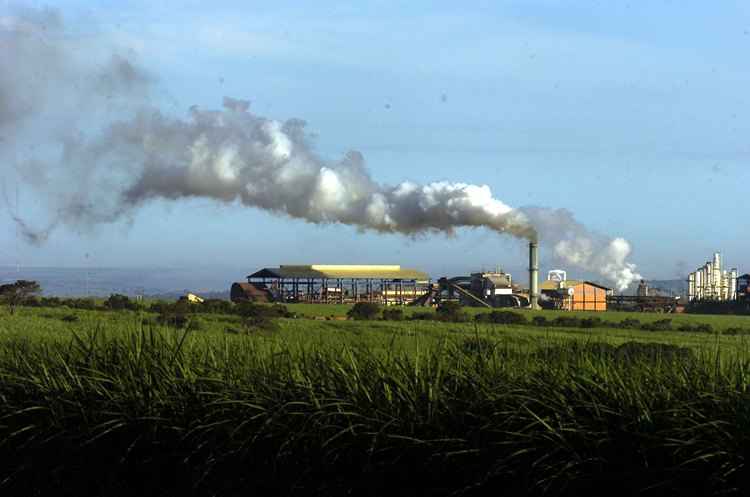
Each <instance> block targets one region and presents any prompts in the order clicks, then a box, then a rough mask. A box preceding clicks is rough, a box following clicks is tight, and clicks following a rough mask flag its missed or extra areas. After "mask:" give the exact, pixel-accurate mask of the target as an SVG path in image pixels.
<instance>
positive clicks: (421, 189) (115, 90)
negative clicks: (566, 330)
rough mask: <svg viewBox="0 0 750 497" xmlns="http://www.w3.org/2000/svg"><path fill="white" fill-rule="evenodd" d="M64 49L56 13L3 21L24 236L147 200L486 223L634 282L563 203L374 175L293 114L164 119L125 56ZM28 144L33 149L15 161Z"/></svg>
mask: <svg viewBox="0 0 750 497" xmlns="http://www.w3.org/2000/svg"><path fill="white" fill-rule="evenodd" d="M70 43H74V41H71V40H69V39H68V38H66V33H65V31H64V29H63V26H62V22H61V20H60V16H59V15H58V14H57V13H55V12H54V11H30V10H26V11H22V12H17V13H15V14H14V16H12V17H5V18H0V67H15V68H17V70H16V71H14V72H13V74H10V73H8V72H5V71H3V72H0V160H4V161H5V163H6V164H11V163H12V164H15V167H16V169H17V172H18V174H20V175H21V176H22V177H23V178H24V179H25V181H26V182H27V183H28V184H29V185H31V186H32V187H33V188H34V189H35V190H36V191H38V192H39V193H40V194H41V195H42V196H43V197H44V198H45V199H47V202H48V203H49V206H50V210H51V213H52V214H51V218H52V221H51V223H50V225H49V227H48V228H47V229H45V230H41V231H35V230H33V229H31V228H30V227H29V226H28V224H27V223H26V222H25V221H24V220H23V219H21V218H20V216H18V213H14V212H12V213H11V215H12V216H13V218H14V219H15V221H16V222H17V223H18V224H19V226H21V227H22V228H23V232H24V233H25V234H26V236H27V240H28V241H29V242H30V243H41V242H43V241H44V240H45V239H46V237H47V236H48V235H49V232H51V231H52V230H53V229H55V228H56V227H57V226H58V225H67V226H69V227H72V228H74V229H77V230H86V229H87V228H89V227H91V226H95V225H97V224H99V223H110V222H117V221H119V220H121V219H123V218H126V219H132V216H133V214H134V212H135V210H136V209H137V208H138V207H139V206H141V205H143V204H144V203H146V202H149V201H150V200H153V199H169V200H178V199H181V198H188V197H201V198H209V199H214V200H217V201H221V202H241V203H242V204H244V205H246V206H249V207H255V208H259V209H264V210H267V211H270V212H274V213H276V214H280V215H285V216H289V217H293V218H298V219H303V220H305V221H308V222H311V223H342V224H347V225H352V226H356V227H358V228H360V229H362V230H373V231H377V232H384V233H401V234H404V235H410V236H414V235H419V234H428V233H437V232H439V233H446V234H453V233H454V232H455V230H456V229H457V228H461V227H484V228H488V229H491V230H494V231H496V232H498V233H504V234H508V235H511V236H514V237H518V238H522V239H530V240H533V239H537V238H538V239H539V241H540V242H541V243H543V244H545V245H547V246H549V247H552V248H553V250H554V254H555V256H556V257H557V258H559V259H561V260H562V261H564V262H566V263H568V264H571V265H574V266H577V267H580V268H583V269H585V270H589V271H594V272H597V273H598V274H600V275H601V276H603V277H605V278H607V279H608V280H609V281H611V282H613V283H614V284H615V285H616V286H617V287H618V288H619V289H623V288H624V287H626V286H627V285H628V284H629V283H630V282H631V281H632V280H633V279H635V278H639V276H638V275H637V274H636V273H635V266H634V265H633V264H631V263H629V262H627V257H628V255H629V253H630V246H629V245H628V243H627V242H626V241H625V240H623V239H621V238H615V239H613V240H609V239H607V238H606V237H603V236H600V235H596V234H592V233H590V232H589V231H587V230H586V229H585V228H584V227H583V226H582V225H581V224H580V223H578V222H576V220H575V219H574V218H573V216H572V215H571V214H570V213H569V212H567V211H564V210H551V209H545V208H539V207H533V208H531V207H530V208H520V209H514V208H511V207H510V206H508V205H506V204H505V203H503V202H502V201H501V200H499V199H497V198H495V197H493V195H492V192H491V190H490V188H489V187H488V186H486V185H472V184H466V183H451V182H442V181H439V182H432V183H428V184H424V185H420V184H415V183H410V182H403V183H401V184H398V185H395V186H393V185H385V184H381V183H378V182H377V181H375V180H374V179H373V178H372V177H371V175H370V173H369V172H368V170H367V169H366V167H365V163H364V159H363V157H362V155H361V154H360V153H358V152H354V151H352V152H349V153H347V154H346V155H345V156H344V157H343V158H342V159H340V160H338V161H326V160H323V159H321V158H320V157H318V156H317V155H316V154H315V153H314V152H313V149H312V147H311V145H310V143H309V136H308V134H307V133H306V132H305V122H304V121H302V120H298V119H291V120H287V121H285V122H280V121H276V120H272V119H267V118H264V117H261V116H258V115H256V114H254V113H253V112H252V111H251V110H250V104H249V102H247V101H243V100H238V99H233V98H228V97H225V98H224V101H223V106H222V108H221V109H220V110H204V109H200V108H198V107H192V108H191V109H190V110H189V114H188V116H187V118H186V119H180V118H174V117H171V116H168V115H165V114H164V113H162V112H161V111H160V110H158V109H157V108H155V107H154V106H152V105H150V104H149V103H148V102H149V101H148V87H149V84H150V81H151V78H149V77H148V76H147V75H146V74H145V72H144V71H142V70H140V69H138V67H137V66H136V65H135V64H134V63H132V62H131V61H130V60H129V59H128V58H127V57H124V56H122V55H111V54H110V55H104V58H103V59H102V60H103V62H100V63H92V60H93V59H95V57H91V56H90V55H91V54H85V56H82V54H81V52H80V47H76V49H75V50H74V49H71V48H70V46H69V45H70ZM40 75H41V76H40ZM79 109H85V112H80V111H79ZM53 117H54V119H52V118H53ZM102 123H104V124H102ZM40 137H41V138H40ZM29 143H33V144H35V146H34V148H33V150H32V152H23V153H22V154H21V155H22V157H21V158H19V150H20V149H21V148H22V146H21V145H22V144H29ZM7 204H8V202H7V201H6V205H7Z"/></svg>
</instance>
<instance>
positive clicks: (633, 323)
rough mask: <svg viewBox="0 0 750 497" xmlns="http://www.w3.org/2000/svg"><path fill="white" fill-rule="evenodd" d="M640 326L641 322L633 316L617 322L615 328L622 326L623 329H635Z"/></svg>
mask: <svg viewBox="0 0 750 497" xmlns="http://www.w3.org/2000/svg"><path fill="white" fill-rule="evenodd" d="M640 327H641V322H640V321H639V320H637V319H633V318H625V319H623V320H622V321H620V322H619V323H617V328H622V329H625V330H637V329H640Z"/></svg>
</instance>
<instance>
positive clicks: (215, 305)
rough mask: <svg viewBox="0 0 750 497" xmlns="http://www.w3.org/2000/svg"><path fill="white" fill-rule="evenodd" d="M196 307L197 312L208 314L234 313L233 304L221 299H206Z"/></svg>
mask: <svg viewBox="0 0 750 497" xmlns="http://www.w3.org/2000/svg"><path fill="white" fill-rule="evenodd" d="M196 305H197V306H198V308H199V312H206V313H210V314H232V312H233V311H234V306H233V304H232V303H231V302H230V301H228V300H222V299H206V300H205V301H203V302H202V303H200V304H196Z"/></svg>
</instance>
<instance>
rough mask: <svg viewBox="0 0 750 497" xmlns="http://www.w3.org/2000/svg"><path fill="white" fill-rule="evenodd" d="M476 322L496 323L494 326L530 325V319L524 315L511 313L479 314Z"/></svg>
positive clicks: (493, 312) (475, 318) (475, 317)
mask: <svg viewBox="0 0 750 497" xmlns="http://www.w3.org/2000/svg"><path fill="white" fill-rule="evenodd" d="M474 320H475V321H477V322H479V323H494V324H516V325H522V324H529V321H528V319H526V316H524V315H523V314H519V313H517V312H511V311H492V312H485V313H481V314H477V315H476V316H474Z"/></svg>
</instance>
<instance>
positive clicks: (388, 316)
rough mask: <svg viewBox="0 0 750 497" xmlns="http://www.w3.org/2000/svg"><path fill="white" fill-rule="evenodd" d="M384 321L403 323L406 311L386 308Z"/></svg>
mask: <svg viewBox="0 0 750 497" xmlns="http://www.w3.org/2000/svg"><path fill="white" fill-rule="evenodd" d="M383 319H384V320H385V321H403V320H404V311H403V309H399V308H398V307H386V308H385V309H383Z"/></svg>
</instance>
